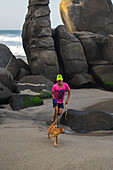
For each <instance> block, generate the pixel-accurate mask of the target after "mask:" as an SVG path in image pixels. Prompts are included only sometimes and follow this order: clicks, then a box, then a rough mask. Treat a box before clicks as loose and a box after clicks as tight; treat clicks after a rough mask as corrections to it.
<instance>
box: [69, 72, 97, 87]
mask: <svg viewBox="0 0 113 170" xmlns="http://www.w3.org/2000/svg"><path fill="white" fill-rule="evenodd" d="M68 83H69V85H70V87H72V88H81V87H96V83H95V80H94V79H93V77H92V76H91V75H90V74H87V73H79V74H74V76H73V78H72V79H71V80H69V81H68Z"/></svg>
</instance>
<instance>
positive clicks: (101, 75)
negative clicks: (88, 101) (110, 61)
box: [91, 65, 113, 90]
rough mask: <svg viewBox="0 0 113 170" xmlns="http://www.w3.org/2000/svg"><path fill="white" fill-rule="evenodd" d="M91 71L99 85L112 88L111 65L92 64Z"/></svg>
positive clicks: (108, 88)
mask: <svg viewBox="0 0 113 170" xmlns="http://www.w3.org/2000/svg"><path fill="white" fill-rule="evenodd" d="M91 72H92V75H93V77H94V78H95V81H96V82H97V83H98V84H99V85H100V86H102V87H104V88H105V89H107V90H113V65H100V66H94V67H92V69H91Z"/></svg>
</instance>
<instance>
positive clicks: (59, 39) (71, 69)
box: [55, 25, 88, 80]
mask: <svg viewBox="0 0 113 170" xmlns="http://www.w3.org/2000/svg"><path fill="white" fill-rule="evenodd" d="M55 45H56V51H57V55H58V59H59V65H60V70H63V73H64V77H65V80H69V79H70V78H72V77H73V75H74V74H77V73H80V72H83V73H87V72H88V65H87V61H86V58H85V55H84V50H83V47H82V45H81V43H80V41H79V40H78V39H77V38H76V37H75V36H74V35H72V34H71V33H69V32H68V31H67V30H66V28H65V27H64V26H63V25H61V26H58V27H57V28H56V30H55ZM61 67H62V68H61Z"/></svg>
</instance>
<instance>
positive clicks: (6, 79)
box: [0, 67, 14, 91]
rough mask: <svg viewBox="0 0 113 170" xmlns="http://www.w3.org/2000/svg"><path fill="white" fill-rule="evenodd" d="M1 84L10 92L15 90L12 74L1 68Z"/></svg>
mask: <svg viewBox="0 0 113 170" xmlns="http://www.w3.org/2000/svg"><path fill="white" fill-rule="evenodd" d="M0 82H1V83H2V84H3V85H4V86H6V87H7V88H8V89H9V90H10V91H13V90H14V80H13V76H12V74H11V73H10V72H9V71H8V70H6V69H5V68H1V67H0Z"/></svg>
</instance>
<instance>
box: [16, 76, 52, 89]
mask: <svg viewBox="0 0 113 170" xmlns="http://www.w3.org/2000/svg"><path fill="white" fill-rule="evenodd" d="M52 86H53V82H52V81H51V80H49V79H47V78H45V77H43V76H40V75H37V76H33V75H32V76H26V77H24V78H23V79H21V80H20V81H19V82H18V83H17V91H18V92H20V91H21V90H26V89H30V90H31V91H34V92H41V91H42V90H44V89H45V90H48V91H51V89H52Z"/></svg>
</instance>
